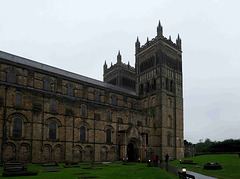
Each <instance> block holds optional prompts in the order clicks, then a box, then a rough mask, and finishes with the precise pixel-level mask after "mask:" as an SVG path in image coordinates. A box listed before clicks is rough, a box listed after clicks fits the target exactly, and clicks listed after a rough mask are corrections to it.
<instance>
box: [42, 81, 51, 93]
mask: <svg viewBox="0 0 240 179" xmlns="http://www.w3.org/2000/svg"><path fill="white" fill-rule="evenodd" d="M43 89H44V90H46V91H50V90H51V84H50V82H49V81H48V80H47V79H44V81H43Z"/></svg>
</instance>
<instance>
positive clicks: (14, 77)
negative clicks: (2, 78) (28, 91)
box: [7, 71, 17, 83]
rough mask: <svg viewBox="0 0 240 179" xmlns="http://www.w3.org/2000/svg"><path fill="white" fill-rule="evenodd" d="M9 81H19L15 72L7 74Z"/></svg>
mask: <svg viewBox="0 0 240 179" xmlns="http://www.w3.org/2000/svg"><path fill="white" fill-rule="evenodd" d="M7 82H9V83H16V82H17V78H16V75H15V73H14V72H12V71H10V72H8V74H7Z"/></svg>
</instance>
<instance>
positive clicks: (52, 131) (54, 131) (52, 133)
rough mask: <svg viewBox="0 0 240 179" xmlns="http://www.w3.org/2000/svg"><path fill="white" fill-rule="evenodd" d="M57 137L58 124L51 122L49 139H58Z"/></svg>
mask: <svg viewBox="0 0 240 179" xmlns="http://www.w3.org/2000/svg"><path fill="white" fill-rule="evenodd" d="M56 138H57V124H56V122H51V123H50V124H49V139H53V140H54V139H56Z"/></svg>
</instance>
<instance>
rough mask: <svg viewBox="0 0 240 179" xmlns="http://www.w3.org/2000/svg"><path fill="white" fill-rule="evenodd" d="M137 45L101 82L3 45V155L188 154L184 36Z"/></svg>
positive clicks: (27, 158) (100, 157)
mask: <svg viewBox="0 0 240 179" xmlns="http://www.w3.org/2000/svg"><path fill="white" fill-rule="evenodd" d="M135 49H136V59H135V67H131V66H130V65H129V64H124V63H122V59H121V54H120V52H119V53H118V56H117V63H116V64H114V65H111V67H109V68H108V67H107V64H106V63H105V64H104V66H103V68H104V82H101V81H97V80H94V79H91V78H88V77H84V76H81V75H78V74H75V73H71V72H68V71H64V70H61V69H58V68H55V67H51V66H48V65H45V64H41V63H38V62H35V61H32V60H28V59H25V58H22V57H18V56H15V55H12V54H8V53H5V52H1V51H0V111H1V112H0V116H1V118H0V124H1V126H0V146H1V162H6V161H22V162H35V163H36V162H50V161H56V162H64V161H74V162H80V161H115V160H123V159H126V157H128V160H129V161H134V160H137V159H139V158H140V159H141V160H146V159H151V158H152V157H153V156H154V155H156V154H157V155H158V156H159V158H160V159H161V158H162V159H163V158H164V156H165V155H166V154H169V156H170V157H172V158H173V159H176V158H183V156H184V144H183V82H182V79H183V74H182V51H181V39H180V37H179V36H178V38H177V40H176V43H173V42H172V41H171V38H169V39H167V38H165V37H164V36H163V30H162V26H161V24H160V22H159V25H158V27H157V36H156V37H155V38H153V39H152V40H147V42H146V43H145V44H144V45H142V46H141V44H140V41H139V39H137V41H136V43H135Z"/></svg>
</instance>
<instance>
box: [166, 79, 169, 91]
mask: <svg viewBox="0 0 240 179" xmlns="http://www.w3.org/2000/svg"><path fill="white" fill-rule="evenodd" d="M166 90H169V84H168V78H166Z"/></svg>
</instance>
